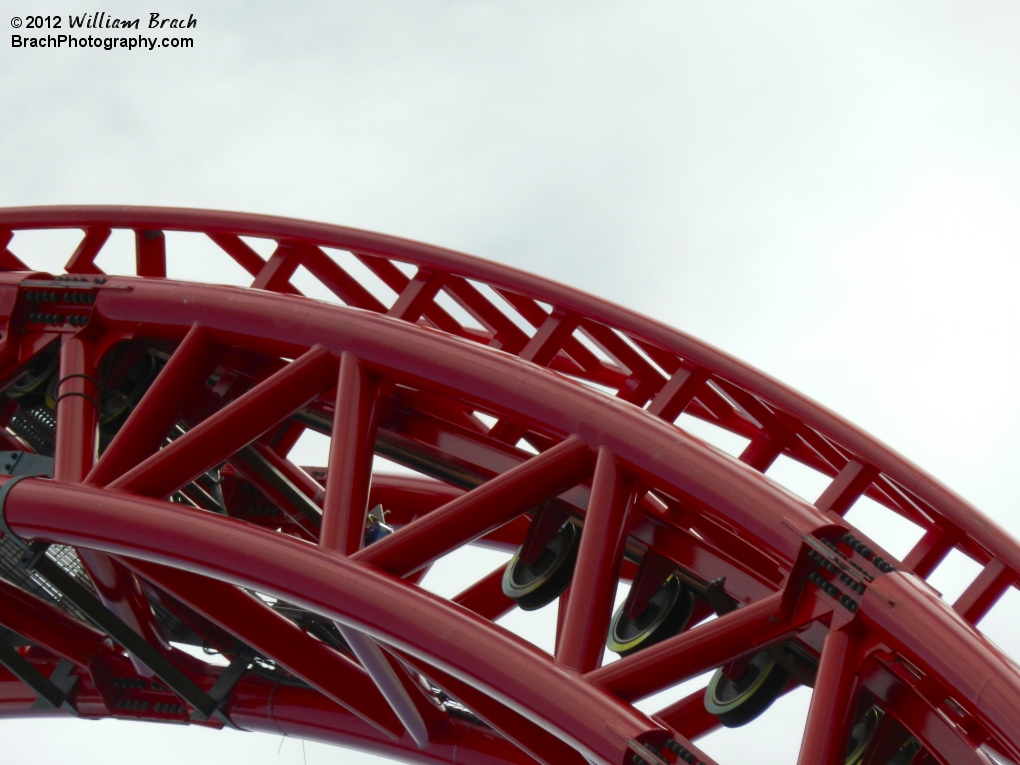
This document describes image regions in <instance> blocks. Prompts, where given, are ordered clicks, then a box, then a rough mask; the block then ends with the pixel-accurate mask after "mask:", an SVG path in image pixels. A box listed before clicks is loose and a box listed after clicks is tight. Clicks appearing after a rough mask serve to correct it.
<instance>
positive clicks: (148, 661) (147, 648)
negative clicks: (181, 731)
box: [0, 476, 232, 725]
mask: <svg viewBox="0 0 1020 765" xmlns="http://www.w3.org/2000/svg"><path fill="white" fill-rule="evenodd" d="M28 477H29V476H16V477H14V478H11V479H10V480H8V481H7V482H6V483H5V484H4V485H3V486H2V487H0V530H2V531H3V534H4V538H5V539H7V540H9V541H11V542H13V543H14V544H16V545H17V546H18V547H20V548H21V549H22V551H23V553H24V557H23V558H22V560H21V561H20V566H21V567H22V568H24V569H26V570H29V571H34V572H35V573H36V574H37V575H39V576H41V577H42V578H43V579H45V580H46V581H47V582H49V584H50V585H51V586H52V588H53V589H54V590H56V591H57V592H58V593H60V595H61V596H63V597H64V598H66V599H67V600H69V601H71V603H73V604H74V605H75V607H76V608H77V609H78V610H79V611H80V612H81V613H83V614H84V615H85V616H86V617H87V618H88V620H89V621H91V622H92V623H93V624H95V625H96V626H97V627H98V628H99V629H101V630H102V631H103V632H105V633H106V634H107V635H109V636H110V637H111V638H113V640H114V641H116V642H117V643H119V644H120V645H121V646H123V647H124V648H125V650H127V651H128V653H130V654H131V655H132V656H135V657H136V658H137V659H138V660H139V661H141V662H142V663H143V664H145V666H147V667H148V668H149V669H151V670H152V672H153V673H154V674H155V675H156V676H157V677H158V678H159V679H160V680H161V681H162V682H163V683H164V684H165V685H166V686H167V687H169V688H170V689H171V690H173V691H174V693H176V694H177V695H178V696H180V697H181V698H182V699H184V700H185V701H187V702H188V703H189V704H191V706H192V707H194V708H195V715H196V717H198V718H199V719H203V720H207V719H209V717H211V716H212V715H214V714H217V716H218V717H220V718H221V719H222V720H223V722H224V723H226V724H227V725H232V723H231V722H230V720H229V718H227V716H226V715H224V714H222V713H221V712H219V710H218V708H217V702H216V701H215V700H213V699H212V698H211V697H210V696H209V695H208V694H206V692H205V691H203V690H202V689H201V688H199V687H198V686H197V685H196V684H195V683H194V681H192V679H191V678H190V677H188V676H187V675H185V674H184V673H183V672H182V671H181V670H180V669H178V668H177V666H176V665H175V664H174V663H173V662H171V661H170V660H169V659H168V658H167V657H166V656H164V655H163V654H162V653H160V652H159V651H158V650H156V648H154V647H153V646H151V645H150V644H149V643H147V642H146V641H145V639H144V638H142V637H141V636H140V635H139V634H138V633H137V632H135V631H134V630H132V629H131V628H130V627H128V626H127V625H126V624H125V623H124V622H122V621H121V620H120V619H119V618H118V617H117V616H116V615H115V614H113V612H111V611H110V610H108V609H107V608H106V606H104V605H103V603H102V602H101V601H100V600H99V598H97V597H96V596H95V595H94V594H93V593H92V592H90V591H89V590H88V588H86V587H85V586H83V585H82V584H81V582H79V581H78V580H77V579H75V577H73V576H72V575H71V574H69V573H67V571H65V570H64V569H63V568H61V567H60V565H58V564H57V563H56V562H55V561H54V560H52V559H51V558H50V557H48V556H47V555H46V550H47V548H48V547H49V545H47V544H46V543H44V542H32V543H28V542H25V541H24V540H23V539H21V538H20V537H18V536H17V535H16V534H15V533H14V532H13V531H12V530H11V528H10V526H8V524H7V519H6V517H5V515H4V503H5V501H6V499H7V494H8V492H10V490H11V488H12V487H13V486H14V485H15V484H17V483H18V482H19V481H21V480H24V479H25V478H28Z"/></svg>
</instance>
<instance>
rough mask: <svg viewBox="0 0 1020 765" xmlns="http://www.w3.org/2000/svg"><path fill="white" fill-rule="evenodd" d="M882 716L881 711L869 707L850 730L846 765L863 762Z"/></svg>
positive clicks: (855, 764) (857, 764) (859, 764)
mask: <svg viewBox="0 0 1020 765" xmlns="http://www.w3.org/2000/svg"><path fill="white" fill-rule="evenodd" d="M882 714H883V712H882V710H881V709H879V708H878V707H871V709H869V710H868V711H867V712H865V713H864V716H863V717H861V719H860V720H858V721H857V723H856V724H855V725H854V727H853V728H852V729H851V731H850V741H849V742H848V743H847V749H846V765H861V763H862V762H864V755H865V754H866V753H867V751H868V746H869V745H870V744H871V741H872V739H874V738H875V733H876V731H878V723H879V721H880V720H881V719H882ZM908 762H909V760H908Z"/></svg>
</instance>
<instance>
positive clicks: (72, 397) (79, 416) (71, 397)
mask: <svg viewBox="0 0 1020 765" xmlns="http://www.w3.org/2000/svg"><path fill="white" fill-rule="evenodd" d="M57 374H58V375H59V378H58V381H57V388H56V400H57V412H56V414H57V436H56V449H55V452H54V455H53V456H54V468H53V477H54V478H55V479H56V480H58V481H72V482H75V483H77V482H80V481H81V480H83V479H84V478H85V475H86V474H87V473H88V472H89V471H90V470H91V469H92V464H93V462H94V461H95V459H96V447H97V444H98V442H97V439H96V435H97V434H96V428H97V427H98V425H99V385H98V381H97V380H96V367H95V361H94V359H93V358H92V348H91V346H90V345H88V344H86V343H85V341H83V340H82V339H81V338H80V337H78V336H77V335H65V336H64V337H62V338H61V340H60V368H59V371H58V372H57Z"/></svg>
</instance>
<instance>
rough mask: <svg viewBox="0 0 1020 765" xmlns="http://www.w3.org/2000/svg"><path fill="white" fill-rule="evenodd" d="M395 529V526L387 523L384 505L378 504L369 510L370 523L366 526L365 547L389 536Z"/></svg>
mask: <svg viewBox="0 0 1020 765" xmlns="http://www.w3.org/2000/svg"><path fill="white" fill-rule="evenodd" d="M393 531H394V529H393V527H392V526H390V525H389V524H388V523H386V511H385V510H383V506H382V505H376V506H375V507H373V508H372V509H371V510H369V511H368V523H367V524H366V526H365V547H368V546H369V545H370V544H372V543H373V542H378V541H379V540H380V539H382V538H383V537H388V536H389V535H390V534H392V533H393Z"/></svg>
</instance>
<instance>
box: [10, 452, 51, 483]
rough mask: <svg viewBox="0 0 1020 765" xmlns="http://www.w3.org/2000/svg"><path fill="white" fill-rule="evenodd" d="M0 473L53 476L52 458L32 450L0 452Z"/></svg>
mask: <svg viewBox="0 0 1020 765" xmlns="http://www.w3.org/2000/svg"><path fill="white" fill-rule="evenodd" d="M0 475H44V476H46V477H47V478H52V477H53V458H52V457H47V456H45V455H42V454H33V453H32V452H0Z"/></svg>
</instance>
